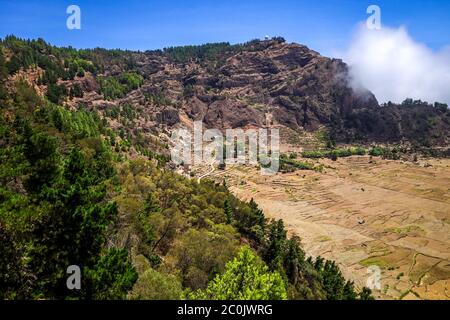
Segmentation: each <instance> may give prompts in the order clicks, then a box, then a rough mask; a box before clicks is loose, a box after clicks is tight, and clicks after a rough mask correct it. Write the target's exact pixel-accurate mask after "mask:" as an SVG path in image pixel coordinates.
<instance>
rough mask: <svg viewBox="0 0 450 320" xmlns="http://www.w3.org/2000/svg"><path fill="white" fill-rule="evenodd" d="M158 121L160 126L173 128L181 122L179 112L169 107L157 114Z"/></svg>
mask: <svg viewBox="0 0 450 320" xmlns="http://www.w3.org/2000/svg"><path fill="white" fill-rule="evenodd" d="M156 121H157V122H158V123H159V124H166V125H168V126H173V125H175V124H177V123H178V122H180V116H179V114H178V110H177V109H175V108H173V107H167V108H165V109H164V110H161V111H160V112H158V113H157V114H156Z"/></svg>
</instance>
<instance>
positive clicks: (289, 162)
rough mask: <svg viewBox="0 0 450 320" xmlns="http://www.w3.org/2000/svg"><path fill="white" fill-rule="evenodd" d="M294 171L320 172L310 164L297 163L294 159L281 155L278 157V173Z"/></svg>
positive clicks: (318, 167) (319, 169)
mask: <svg viewBox="0 0 450 320" xmlns="http://www.w3.org/2000/svg"><path fill="white" fill-rule="evenodd" d="M295 170H315V171H321V170H322V168H321V167H320V166H317V167H316V166H315V165H314V164H313V163H311V162H305V161H298V160H295V158H294V157H291V156H289V157H288V156H287V155H285V154H282V155H281V156H280V171H281V172H293V171H295Z"/></svg>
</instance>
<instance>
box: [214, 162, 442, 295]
mask: <svg viewBox="0 0 450 320" xmlns="http://www.w3.org/2000/svg"><path fill="white" fill-rule="evenodd" d="M316 162H318V163H321V164H324V166H325V170H324V171H323V172H315V171H303V170H302V171H300V170H299V171H296V172H294V173H288V174H281V173H279V174H277V175H274V176H263V175H260V173H259V171H258V169H256V168H254V167H248V166H240V167H228V168H227V169H226V170H225V171H220V170H216V171H215V172H213V173H212V174H211V176H209V177H208V178H214V179H220V180H222V179H224V178H225V179H226V180H227V184H228V185H229V186H230V189H231V190H232V192H234V193H235V194H236V195H237V196H238V197H240V198H241V199H245V200H249V199H250V198H254V199H255V201H256V202H257V203H258V204H259V205H260V207H261V208H262V209H263V210H264V212H265V214H266V215H267V216H268V217H269V218H274V219H283V220H284V222H285V225H286V227H287V229H288V230H289V232H290V233H296V234H297V235H298V236H300V237H301V239H302V243H303V247H304V248H305V251H306V252H307V253H308V254H310V255H312V256H317V255H321V256H323V257H325V258H327V259H332V260H335V261H336V262H337V263H338V264H339V265H340V267H341V270H342V271H343V273H344V275H345V276H346V277H347V278H350V279H353V280H354V281H355V283H356V284H357V286H358V287H362V286H364V285H365V284H366V281H367V277H368V275H369V274H368V271H367V267H368V266H370V265H377V266H379V267H380V268H381V270H382V278H381V290H375V291H374V294H375V296H376V297H377V298H379V299H380V298H381V299H417V298H420V299H450V291H449V289H450V159H431V160H426V161H422V163H419V164H416V163H410V162H402V161H389V160H382V159H380V158H373V159H372V158H370V157H368V156H353V157H349V158H339V159H338V160H337V161H335V162H333V161H331V160H316ZM424 163H426V164H427V165H426V166H424Z"/></svg>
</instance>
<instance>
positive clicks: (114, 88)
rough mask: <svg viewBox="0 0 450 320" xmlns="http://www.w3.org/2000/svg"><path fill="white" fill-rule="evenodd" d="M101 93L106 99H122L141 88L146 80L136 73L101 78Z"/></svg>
mask: <svg viewBox="0 0 450 320" xmlns="http://www.w3.org/2000/svg"><path fill="white" fill-rule="evenodd" d="M97 80H98V83H99V85H100V92H101V93H102V94H103V96H104V97H105V99H108V100H113V99H117V98H122V97H123V96H124V95H125V94H127V93H128V92H130V91H132V90H136V89H137V88H139V87H140V86H141V85H142V83H143V81H144V79H143V78H142V76H141V75H139V74H137V73H135V72H124V73H122V74H120V75H119V76H109V77H99V78H98V79H97Z"/></svg>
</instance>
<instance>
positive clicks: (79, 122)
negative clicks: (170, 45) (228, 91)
mask: <svg viewBox="0 0 450 320" xmlns="http://www.w3.org/2000/svg"><path fill="white" fill-rule="evenodd" d="M0 45H1V48H0V52H1V54H0V241H1V246H0V298H2V299H126V298H129V299H370V298H371V297H370V290H368V289H365V288H364V289H362V290H361V289H356V288H355V287H354V285H353V283H352V282H350V281H347V280H346V279H344V277H343V276H342V274H341V272H340V270H339V268H338V266H337V265H336V264H335V263H334V262H332V261H326V260H324V259H322V258H320V257H318V258H316V259H313V258H311V257H307V256H306V255H305V252H304V251H303V250H302V247H301V242H300V238H298V237H292V238H289V237H288V236H287V233H286V229H285V227H284V225H283V222H282V221H281V220H280V221H269V220H268V219H266V218H265V217H264V213H263V212H262V211H261V210H260V209H259V208H258V206H257V205H256V203H255V202H253V201H250V202H248V203H245V202H242V201H240V200H238V199H237V198H236V197H234V196H233V195H232V194H231V193H230V192H229V190H228V188H227V186H226V185H225V184H215V183H213V182H211V181H202V182H201V183H198V182H197V181H196V180H194V179H188V178H185V177H182V176H180V175H177V174H176V173H174V172H172V171H171V170H169V169H168V167H167V166H165V162H166V161H167V158H166V156H164V155H163V154H161V153H160V150H161V149H163V148H164V146H163V145H161V142H160V141H156V140H152V139H151V137H149V136H145V135H143V134H142V132H140V131H139V130H135V131H133V130H131V129H130V128H132V127H135V122H134V121H135V116H136V113H137V112H138V111H137V110H136V109H135V108H134V106H133V108H132V107H130V105H128V104H126V103H122V104H119V105H115V106H111V105H108V104H106V105H105V106H103V107H102V108H99V109H97V108H93V107H92V105H86V104H85V103H83V101H82V100H77V99H81V98H80V97H83V96H86V95H87V94H89V92H92V90H91V89H93V90H97V91H98V92H99V93H100V94H102V95H104V98H105V99H106V100H107V99H113V100H114V99H119V98H122V97H124V96H125V95H126V94H127V93H129V92H131V91H133V90H136V89H137V88H139V87H141V86H142V85H143V82H144V78H145V77H146V75H145V74H142V72H140V71H139V70H138V68H135V64H134V62H133V60H129V59H128V58H127V57H129V55H128V54H125V53H124V52H119V51H105V50H101V49H98V50H79V51H78V50H74V49H71V48H65V49H64V48H55V47H53V46H50V45H48V44H47V43H45V42H44V41H43V40H35V41H24V40H20V39H17V38H15V37H8V38H6V39H4V40H3V41H2V42H1V43H0ZM159 54H163V53H159ZM165 54H166V55H168V56H173V58H174V59H176V60H180V61H181V60H184V59H185V57H184V56H183V55H181V56H180V54H178V53H177V51H176V50H173V49H171V50H167V51H166V53H165ZM192 54H196V55H197V54H198V53H197V52H194V53H192ZM211 54H215V53H214V52H213V53H211ZM205 56H207V57H208V56H209V54H205ZM105 57H106V58H107V60H104V59H106V58H105ZM164 59H167V58H166V57H164ZM106 63H107V64H108V65H109V66H108V68H114V66H116V67H118V68H124V69H126V70H127V71H126V72H119V73H120V76H118V77H116V76H115V75H114V74H113V73H111V72H106V71H105V70H106V69H107V66H106V65H105V64H106ZM94 78H95V79H98V81H92V79H94ZM90 86H91V87H92V88H91V87H90ZM146 97H147V98H146V99H149V100H151V103H152V104H155V105H156V104H158V103H159V104H167V101H165V100H164V97H162V96H160V95H157V94H155V93H154V92H153V93H148V95H147V96H146ZM74 101H75V102H77V103H71V102H74ZM118 123H119V124H121V125H118ZM150 131H151V130H150ZM300 236H301V235H300ZM70 265H78V266H80V268H81V269H82V288H81V290H68V289H67V287H66V279H67V274H66V269H67V267H68V266H70Z"/></svg>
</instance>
